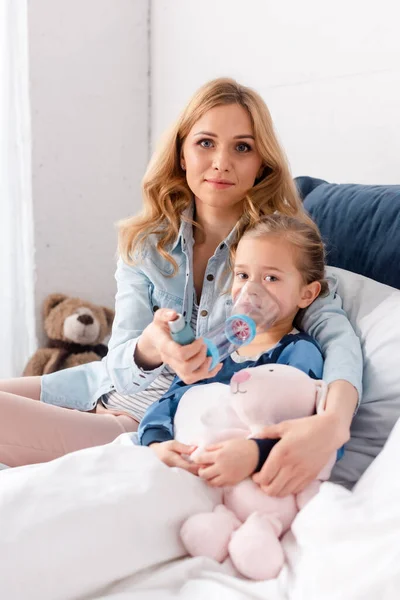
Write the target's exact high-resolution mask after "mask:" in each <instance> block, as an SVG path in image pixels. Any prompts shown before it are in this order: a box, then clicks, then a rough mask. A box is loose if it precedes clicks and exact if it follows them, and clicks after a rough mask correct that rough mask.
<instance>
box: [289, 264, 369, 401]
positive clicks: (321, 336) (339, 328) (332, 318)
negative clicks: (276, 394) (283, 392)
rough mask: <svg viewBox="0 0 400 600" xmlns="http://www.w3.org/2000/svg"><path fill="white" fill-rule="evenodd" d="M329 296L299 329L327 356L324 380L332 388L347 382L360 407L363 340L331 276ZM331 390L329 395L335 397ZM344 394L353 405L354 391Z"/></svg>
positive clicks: (303, 318) (314, 306) (318, 301)
mask: <svg viewBox="0 0 400 600" xmlns="http://www.w3.org/2000/svg"><path fill="white" fill-rule="evenodd" d="M327 279H328V283H329V295H327V296H324V297H319V298H317V299H316V300H315V301H314V302H313V303H312V304H311V305H310V306H309V307H308V308H307V309H306V310H305V311H302V313H301V314H300V315H299V319H298V321H299V325H300V327H301V329H303V330H304V331H305V332H306V333H308V334H309V335H311V337H313V338H315V339H316V340H317V342H318V343H319V345H320V347H321V350H322V353H323V355H324V361H325V362H324V372H323V379H324V381H326V383H327V384H328V385H330V384H331V383H333V382H334V381H340V380H342V381H347V382H348V383H349V384H351V385H352V386H353V387H354V388H355V389H356V390H357V398H358V400H357V406H358V404H359V402H360V400H361V394H362V375H363V358H362V351H361V344H360V340H359V339H358V337H357V335H356V334H355V332H354V330H353V328H352V326H351V324H350V321H349V320H348V318H347V315H346V313H345V312H344V310H343V308H342V301H341V298H340V297H339V295H338V293H337V287H338V282H337V279H336V277H334V276H333V275H328V277H327ZM331 390H332V388H331V387H330V390H329V392H330V393H332V391H331ZM341 390H342V391H343V392H344V393H345V394H346V395H347V393H349V394H350V395H349V402H351V400H352V398H353V396H354V395H353V393H352V390H351V387H349V386H345V387H344V388H343V386H342V387H341Z"/></svg>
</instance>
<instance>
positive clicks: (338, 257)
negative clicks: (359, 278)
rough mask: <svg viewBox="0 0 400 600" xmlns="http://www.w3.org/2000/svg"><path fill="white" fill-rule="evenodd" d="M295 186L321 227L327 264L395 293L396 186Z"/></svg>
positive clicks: (399, 277)
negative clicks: (360, 276) (388, 287)
mask: <svg viewBox="0 0 400 600" xmlns="http://www.w3.org/2000/svg"><path fill="white" fill-rule="evenodd" d="M295 182H296V185H297V188H298V190H299V192H300V195H301V198H302V200H303V203H304V208H305V209H306V210H307V212H308V213H309V214H310V215H311V217H312V218H313V220H314V221H315V222H316V223H317V225H318V227H319V228H320V231H321V235H322V237H323V240H324V242H325V244H326V249H327V262H328V264H329V265H332V266H334V267H340V268H342V269H347V270H348V271H354V272H355V273H360V274H361V275H365V276H366V277H370V278H371V279H375V280H376V281H380V282H381V283H385V284H386V285H391V286H392V287H396V288H400V185H388V186H383V185H357V184H335V183H328V182H326V181H324V180H323V179H315V178H313V177H297V178H296V179H295Z"/></svg>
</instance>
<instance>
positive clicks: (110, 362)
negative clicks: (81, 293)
mask: <svg viewBox="0 0 400 600" xmlns="http://www.w3.org/2000/svg"><path fill="white" fill-rule="evenodd" d="M186 215H187V216H189V211H188V212H187V213H186ZM234 236H235V233H234V231H232V232H231V233H230V234H229V235H228V237H227V238H225V240H224V241H223V242H221V244H219V246H218V248H216V250H215V252H214V254H213V256H211V258H210V259H209V261H208V265H207V268H206V272H205V277H204V283H203V290H202V294H201V299H200V304H199V312H198V321H197V332H196V333H197V337H201V336H204V335H205V334H206V332H207V331H209V330H210V329H212V328H213V327H214V326H216V325H219V324H220V323H221V322H223V321H224V320H225V319H226V317H227V315H228V314H229V309H230V306H231V298H230V294H229V289H230V283H231V273H230V270H229V266H228V264H229V263H228V259H229V250H230V246H231V244H232V243H233V241H234V239H235V238H234ZM193 246H194V239H193V227H192V225H191V224H190V223H188V222H187V221H185V220H182V223H181V227H180V230H179V234H178V236H177V238H176V240H175V242H174V244H173V246H172V248H171V249H170V253H171V254H172V256H173V258H174V259H175V260H176V262H177V265H178V272H177V274H176V275H175V276H171V275H172V272H173V267H172V265H171V264H170V263H169V262H168V261H167V260H166V259H165V258H163V257H162V256H161V255H160V254H159V253H158V251H157V249H156V236H155V234H152V235H149V236H148V238H147V241H146V245H145V247H144V248H143V251H142V252H141V254H140V260H139V261H138V264H137V265H135V266H130V265H127V264H126V263H125V262H123V261H122V260H121V259H119V261H118V265H117V271H116V276H115V277H116V280H117V294H116V301H115V319H114V324H113V329H112V335H111V339H110V342H109V350H108V354H107V356H105V357H104V358H103V360H102V361H98V362H92V363H89V364H85V365H79V366H77V367H73V368H70V369H65V370H62V371H57V372H56V373H52V374H49V375H43V376H42V380H41V382H42V386H41V387H42V389H41V401H42V402H46V403H49V404H54V405H57V406H63V407H68V408H75V409H78V410H83V411H88V410H91V409H93V408H94V407H95V406H96V403H97V401H98V399H99V398H100V397H101V396H102V395H103V394H106V393H107V392H110V391H111V390H117V391H118V392H119V393H121V394H135V393H136V392H139V391H141V390H144V389H146V387H147V386H148V385H149V384H150V383H151V381H153V380H154V379H155V378H156V377H157V376H158V375H159V374H160V373H161V371H162V369H163V365H161V366H160V367H158V368H156V369H154V370H152V371H143V370H142V369H141V368H140V367H139V366H138V365H136V364H135V362H134V358H133V357H134V352H135V347H136V344H137V341H138V338H139V336H140V335H141V333H142V331H143V330H144V328H145V327H146V326H147V325H148V324H149V323H150V322H151V321H152V319H153V314H154V313H155V311H156V310H157V309H158V308H173V309H174V310H176V311H177V312H181V313H183V315H184V316H185V318H186V320H187V321H189V322H190V318H191V315H192V308H193V298H194V281H193ZM327 278H328V281H329V295H327V296H324V297H319V298H317V299H316V300H315V301H314V302H313V303H312V304H311V306H309V307H308V308H307V309H306V310H305V311H302V314H301V315H300V314H299V316H298V319H297V321H296V326H297V327H298V328H299V329H302V330H304V331H305V332H306V333H308V334H309V335H311V336H312V337H314V338H315V339H316V340H317V342H318V343H319V345H320V347H321V349H322V352H323V355H324V359H325V363H324V373H323V378H324V380H325V381H326V383H328V384H329V383H331V382H333V381H336V380H338V379H343V380H346V381H348V382H350V383H351V384H352V385H353V386H354V387H355V388H356V389H357V391H358V397H359V399H360V398H361V391H362V371H363V364H362V353H361V346H360V341H359V339H358V337H357V336H356V334H355V333H354V331H353V328H352V326H351V324H350V322H349V320H348V318H347V316H346V314H345V312H344V311H343V309H342V302H341V299H340V297H339V296H338V294H337V292H336V289H337V281H336V278H335V277H334V276H333V275H332V274H329V268H328V269H327Z"/></svg>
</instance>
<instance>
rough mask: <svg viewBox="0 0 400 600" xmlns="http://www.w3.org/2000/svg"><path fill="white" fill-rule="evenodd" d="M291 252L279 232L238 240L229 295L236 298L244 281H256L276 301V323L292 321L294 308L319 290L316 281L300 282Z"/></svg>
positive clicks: (318, 284)
mask: <svg viewBox="0 0 400 600" xmlns="http://www.w3.org/2000/svg"><path fill="white" fill-rule="evenodd" d="M295 252H296V250H295V248H294V247H293V246H292V245H291V244H290V243H289V242H287V241H286V240H285V239H284V238H283V237H281V236H279V235H271V236H267V237H260V238H244V239H242V240H241V241H240V242H239V245H238V247H237V251H236V256H235V265H234V271H233V286H232V298H233V299H234V300H235V299H236V297H237V295H238V293H239V292H240V290H241V288H242V287H243V286H244V285H245V284H246V283H247V282H248V281H251V282H256V283H259V284H261V285H263V286H264V287H265V288H266V289H267V290H268V292H269V293H270V294H271V296H272V297H273V298H274V299H275V300H276V301H277V302H278V305H279V307H280V316H279V322H283V321H286V320H288V321H289V320H290V322H292V321H293V319H294V317H295V315H296V313H297V312H298V310H299V309H300V308H306V307H307V306H309V305H310V304H311V303H312V302H313V300H315V298H316V297H317V296H318V294H319V292H320V290H321V285H320V283H319V282H316V281H314V282H313V283H310V284H305V283H304V281H303V278H302V276H301V273H300V271H299V270H298V269H297V267H296V263H295V260H294V258H295V256H294V253H295Z"/></svg>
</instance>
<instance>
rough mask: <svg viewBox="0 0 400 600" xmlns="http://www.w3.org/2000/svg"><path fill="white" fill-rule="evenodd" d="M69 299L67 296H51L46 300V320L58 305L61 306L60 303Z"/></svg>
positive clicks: (44, 312)
mask: <svg viewBox="0 0 400 600" xmlns="http://www.w3.org/2000/svg"><path fill="white" fill-rule="evenodd" d="M67 298H68V296H66V295H65V294H50V295H49V296H47V298H45V300H44V302H43V315H44V317H45V318H46V317H47V316H48V315H49V313H50V311H51V310H52V309H53V308H54V307H55V306H57V304H60V302H63V301H64V300H66V299H67Z"/></svg>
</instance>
